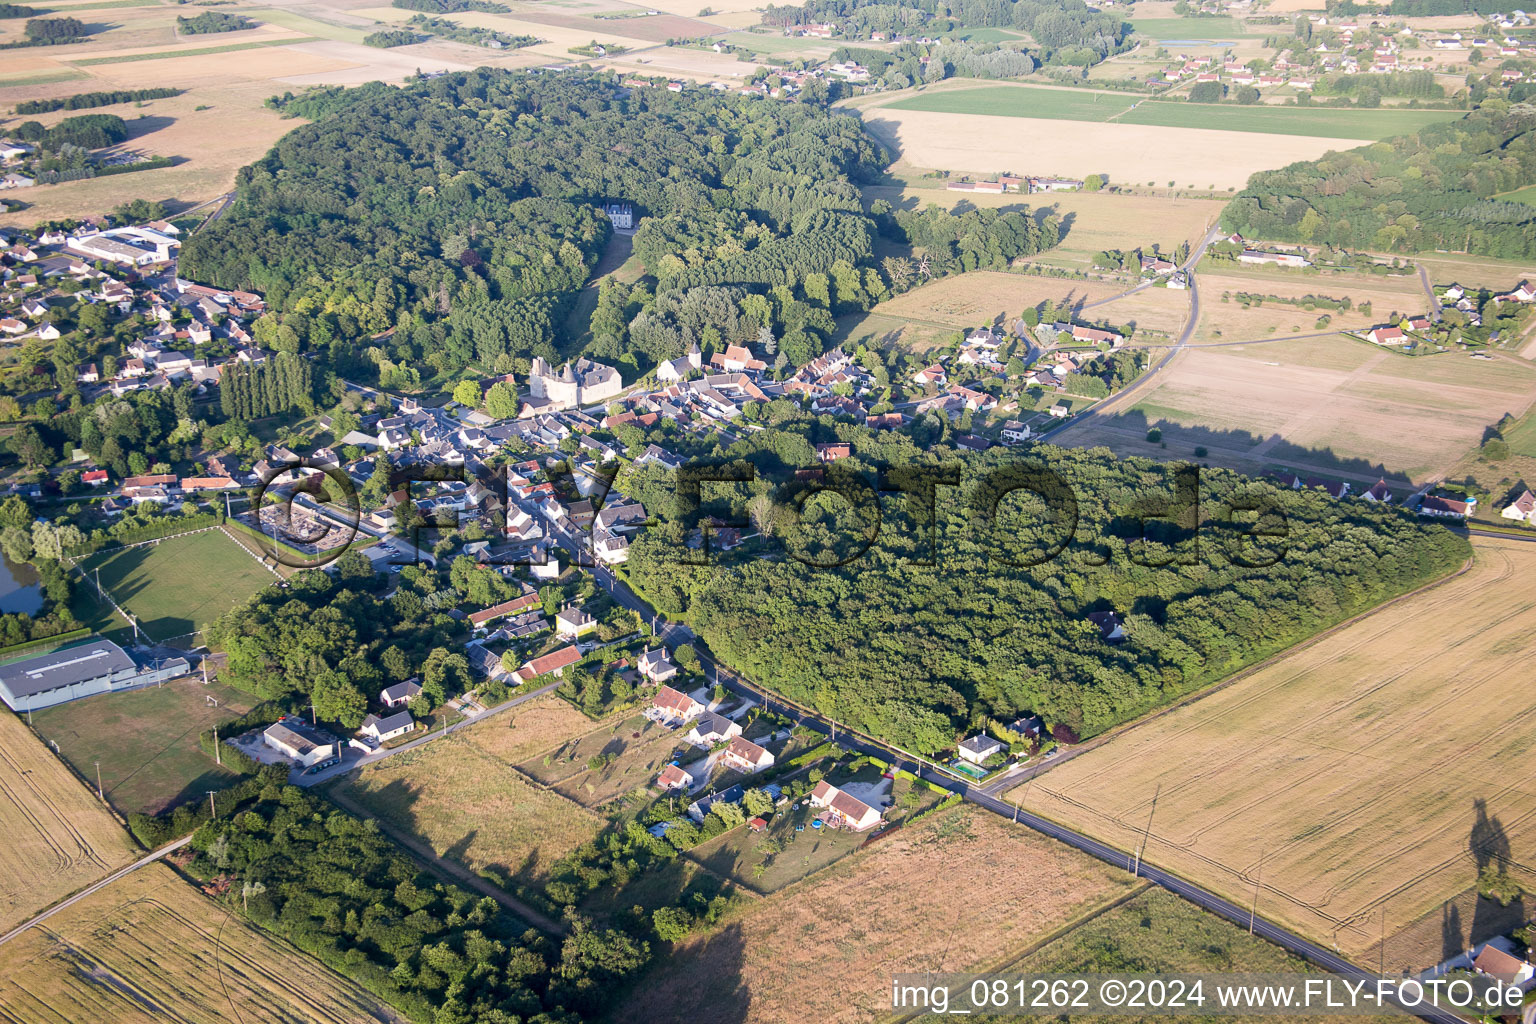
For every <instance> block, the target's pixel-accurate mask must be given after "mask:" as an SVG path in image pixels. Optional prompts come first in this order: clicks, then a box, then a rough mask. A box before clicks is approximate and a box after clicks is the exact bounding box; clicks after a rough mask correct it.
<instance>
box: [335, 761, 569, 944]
mask: <svg viewBox="0 0 1536 1024" xmlns="http://www.w3.org/2000/svg"><path fill="white" fill-rule="evenodd" d="M326 796H327V797H328V798H329V799H330V800H331V801H332V802H333V803H335V804H336V806H338V807H340V808H341V809H342V810H344V811H346V812H347V813H348V814H351V815H353V816H354V817H357V818H361V819H362V820H364V821H371V822H373V823H374V824H376V825H377V826H378V827H379V831H380V832H382V833H384V834H385V835H386V836H388V837H389V838H390V839H392V840H393V841H395V842H396V843H399V844H400V845H401V846H402V847H404V848H405V849H406V851H407V852H409V853H410V854H411V855H412V856H413V857H415V858H416V859H417V860H419V861H421V862H422V863H423V864H425V865H426V866H427V867H428V868H430V869H432V870H434V871H436V872H437V873H438V874H440V875H444V876H447V878H448V879H449V880H450V881H453V882H458V883H460V884H462V885H467V886H468V887H469V888H471V889H473V890H475V891H476V892H478V893H480V894H481V895H482V896H489V897H490V898H491V899H493V900H495V901H496V902H497V903H500V904H501V905H502V906H503V907H505V908H506V909H508V910H510V911H511V912H512V913H514V914H516V915H517V916H518V917H520V918H522V919H523V920H524V921H526V922H527V923H528V924H531V925H533V926H534V927H535V928H538V929H539V930H540V931H543V932H548V933H549V934H550V935H564V934H565V932H566V926H565V924H564V922H561V921H556V920H555V919H553V918H551V917H548V916H546V915H545V914H543V913H540V912H539V911H537V910H535V909H534V908H533V907H530V906H529V905H528V904H526V903H524V902H523V901H522V900H520V899H518V898H517V897H516V896H513V895H512V894H511V893H509V892H507V891H506V890H505V889H503V888H501V887H500V886H498V885H493V884H492V883H490V882H488V881H486V880H485V879H483V878H481V877H480V876H479V875H477V874H475V873H474V872H473V871H471V870H469V868H467V867H465V866H464V865H462V864H460V863H458V862H457V861H453V860H449V859H448V858H446V857H443V856H441V855H439V854H438V853H437V852H436V851H434V850H433V849H432V848H431V847H430V846H427V845H426V844H425V843H423V842H422V841H421V840H419V839H417V838H416V837H415V836H412V835H407V834H406V833H404V832H401V831H400V830H399V829H397V828H395V827H394V826H392V825H390V824H388V823H387V822H385V821H384V820H383V819H382V818H376V817H374V816H373V815H371V814H369V813H368V812H367V811H366V810H364V809H363V808H361V807H359V806H358V805H357V804H356V803H354V802H353V801H352V800H350V799H348V798H347V797H346V796H345V795H344V794H342V793H339V792H337V791H335V790H330V791H328V792H327V793H326Z"/></svg>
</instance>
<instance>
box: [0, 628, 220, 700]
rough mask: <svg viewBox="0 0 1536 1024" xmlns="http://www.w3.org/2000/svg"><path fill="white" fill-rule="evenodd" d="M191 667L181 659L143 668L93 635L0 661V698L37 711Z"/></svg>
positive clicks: (143, 683) (160, 679) (158, 679)
mask: <svg viewBox="0 0 1536 1024" xmlns="http://www.w3.org/2000/svg"><path fill="white" fill-rule="evenodd" d="M190 671H191V666H190V665H188V663H187V660H186V659H185V658H171V659H168V660H165V661H159V662H152V663H150V664H148V665H146V666H144V667H142V668H141V667H140V666H139V665H138V664H136V663H135V662H134V660H133V659H132V658H130V657H129V656H128V654H127V653H126V652H125V651H124V650H123V649H122V648H121V647H119V646H117V644H115V643H113V642H112V641H110V640H103V639H101V638H100V637H93V638H92V639H91V640H89V641H87V642H85V643H83V644H79V645H77V646H75V647H67V648H65V649H63V650H60V651H53V652H51V653H49V654H39V655H37V656H36V657H32V658H26V659H24V660H22V661H15V662H11V663H10V664H9V665H4V666H0V700H4V701H5V703H6V705H7V706H9V707H10V709H11V710H12V711H38V710H41V709H43V708H50V707H53V706H54V705H55V704H63V703H64V702H66V701H71V700H78V699H79V698H81V697H91V696H94V695H96V694H98V693H112V692H114V691H118V690H131V689H133V688H135V687H139V686H148V685H150V684H152V683H159V682H164V681H165V680H167V679H174V678H176V677H177V676H183V675H186V674H187V673H188V672H190Z"/></svg>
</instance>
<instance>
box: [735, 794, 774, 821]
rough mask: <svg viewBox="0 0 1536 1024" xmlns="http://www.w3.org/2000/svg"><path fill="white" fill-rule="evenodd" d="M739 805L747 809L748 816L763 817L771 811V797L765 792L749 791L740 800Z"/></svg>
mask: <svg viewBox="0 0 1536 1024" xmlns="http://www.w3.org/2000/svg"><path fill="white" fill-rule="evenodd" d="M741 805H742V806H743V807H745V808H746V809H747V813H748V814H752V815H763V814H769V813H771V812H772V811H773V797H771V796H769V795H768V792H767V790H762V789H749V790H747V791H746V793H745V794H744V795H743V796H742V798H741Z"/></svg>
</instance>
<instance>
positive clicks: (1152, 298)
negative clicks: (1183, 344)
mask: <svg viewBox="0 0 1536 1024" xmlns="http://www.w3.org/2000/svg"><path fill="white" fill-rule="evenodd" d="M1088 316H1089V318H1091V319H1093V320H1108V321H1109V322H1110V323H1112V324H1134V325H1135V326H1136V328H1137V329H1138V330H1149V331H1160V332H1162V333H1163V334H1167V335H1173V336H1176V335H1178V333H1179V332H1180V331H1182V330H1183V329H1184V322H1185V321H1186V320H1188V319H1189V292H1187V291H1184V290H1182V289H1179V288H1143V289H1142V290H1141V291H1139V292H1137V293H1135V294H1134V295H1127V296H1126V297H1125V298H1123V299H1115V300H1113V301H1110V302H1105V303H1103V304H1101V305H1098V306H1094V307H1093V308H1092V309H1090V310H1088ZM1138 337H1139V336H1138Z"/></svg>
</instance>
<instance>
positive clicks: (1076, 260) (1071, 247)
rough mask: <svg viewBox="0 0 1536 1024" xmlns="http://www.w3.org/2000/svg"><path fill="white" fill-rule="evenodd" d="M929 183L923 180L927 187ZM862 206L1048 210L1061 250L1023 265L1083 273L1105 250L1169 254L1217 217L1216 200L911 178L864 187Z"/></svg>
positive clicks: (1218, 204) (1219, 202) (1195, 237)
mask: <svg viewBox="0 0 1536 1024" xmlns="http://www.w3.org/2000/svg"><path fill="white" fill-rule="evenodd" d="M931 180H932V179H928V181H929V182H931ZM863 191H864V200H865V203H866V204H869V203H873V202H874V201H875V200H876V199H884V200H885V201H886V202H888V203H890V204H891V205H892V206H896V207H898V208H900V209H911V210H916V209H922V208H923V207H926V206H927V205H928V204H929V203H936V204H938V205H939V206H941V207H943V208H946V209H950V210H953V209H954V208H955V207H956V206H959V205H961V204H968V205H970V206H979V207H989V208H990V207H999V208H1002V209H1019V208H1023V207H1026V206H1027V207H1028V208H1029V209H1030V210H1032V211H1036V212H1039V211H1045V210H1049V211H1051V212H1052V213H1054V214H1056V218H1057V220H1058V221H1059V222H1060V224H1061V232H1062V238H1061V244H1060V245H1059V246H1057V247H1056V248H1055V249H1050V250H1047V251H1046V252H1043V253H1040V254H1039V255H1038V256H1032V257H1030V258H1029V259H1028V262H1030V263H1039V264H1044V265H1047V266H1062V267H1068V268H1071V269H1075V270H1086V269H1088V267H1089V265H1090V261H1091V260H1092V259H1093V256H1094V254H1096V253H1099V252H1102V251H1103V250H1105V249H1124V248H1127V247H1135V246H1138V245H1140V246H1148V247H1150V246H1151V245H1152V244H1153V243H1156V244H1158V245H1161V246H1162V247H1163V249H1164V251H1167V252H1172V251H1173V250H1174V249H1176V248H1178V245H1179V243H1180V242H1188V243H1190V245H1194V244H1195V242H1196V241H1197V240H1198V239H1199V238H1200V236H1202V235H1203V234H1205V231H1206V228H1208V227H1209V226H1210V225H1211V224H1212V223H1214V222H1215V220H1216V218H1217V217H1219V216H1220V215H1221V208H1222V207H1223V206H1225V205H1226V203H1225V201H1223V200H1219V199H1190V198H1187V197H1179V196H1155V195H1116V194H1114V193H1111V192H1056V193H1052V194H1049V195H1045V194H1037V195H1020V194H1018V193H1010V192H1004V193H996V194H994V193H985V192H982V193H976V194H972V195H964V194H961V193H955V192H950V191H948V190H946V189H945V188H944V187H943V186H942V185H937V186H935V185H932V184H927V183H925V182H924V179H921V178H915V179H913V181H912V183H911V184H907V185H866V186H864V189H863Z"/></svg>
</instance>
